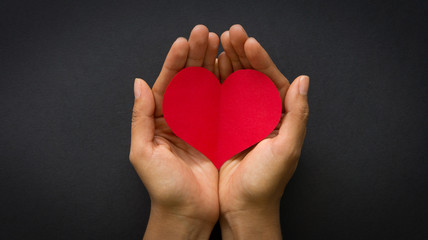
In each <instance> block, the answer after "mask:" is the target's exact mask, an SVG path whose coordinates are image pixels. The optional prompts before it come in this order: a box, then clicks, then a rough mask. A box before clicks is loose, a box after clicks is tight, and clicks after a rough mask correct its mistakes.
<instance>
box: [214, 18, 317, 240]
mask: <svg viewBox="0 0 428 240" xmlns="http://www.w3.org/2000/svg"><path fill="white" fill-rule="evenodd" d="M221 43H222V46H223V48H224V50H225V52H223V53H222V54H220V55H219V62H218V66H219V70H220V79H221V80H224V79H225V78H226V77H227V76H228V75H229V74H230V73H232V72H233V71H236V70H239V69H246V68H252V69H255V70H258V71H260V72H262V73H264V74H265V75H267V76H268V77H269V78H270V79H271V80H272V81H273V82H274V84H275V85H276V87H277V88H278V91H279V93H280V95H281V99H284V108H283V117H282V119H281V122H280V123H279V124H278V127H277V128H276V129H275V130H274V131H273V132H272V133H271V134H270V135H269V136H268V137H267V138H266V139H264V140H262V141H261V142H259V143H258V144H257V145H256V146H255V147H253V148H251V149H247V150H246V151H244V152H241V153H239V154H237V155H236V156H234V157H233V158H232V159H230V160H228V161H226V162H225V163H224V164H223V166H222V167H221V169H220V179H219V201H220V214H221V216H220V224H221V229H222V235H223V239H232V238H236V239H280V238H281V230H280V223H279V205H280V200H281V196H282V194H283V191H284V188H285V186H286V185H287V183H288V181H289V180H290V178H291V176H292V175H293V173H294V171H295V169H296V167H297V163H298V160H299V157H300V151H301V148H302V145H303V140H304V137H305V132H306V122H307V118H308V112H309V109H308V103H307V91H308V87H309V78H308V77H307V76H301V77H298V78H297V79H296V80H294V82H293V83H292V84H291V86H290V84H289V82H288V80H287V79H286V78H285V77H284V76H283V75H282V74H281V72H280V71H279V70H278V69H277V67H276V66H275V64H274V63H273V62H272V60H271V59H270V57H269V55H268V54H267V53H266V51H265V50H264V49H263V48H262V46H261V45H260V44H259V43H258V42H257V41H256V40H255V39H254V38H248V36H247V34H246V32H245V30H244V29H243V28H242V27H241V26H240V25H234V26H232V27H231V28H230V30H229V31H226V32H224V33H223V34H222V36H221Z"/></svg>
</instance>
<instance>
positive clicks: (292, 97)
mask: <svg viewBox="0 0 428 240" xmlns="http://www.w3.org/2000/svg"><path fill="white" fill-rule="evenodd" d="M308 89H309V77H308V76H300V77H298V78H296V80H294V81H293V83H292V84H291V86H290V88H289V90H288V91H287V95H286V97H285V104H284V105H285V117H284V119H283V122H282V124H281V127H280V128H279V133H278V136H277V137H275V139H274V149H275V151H276V153H277V154H279V155H284V154H285V155H290V154H291V155H293V156H295V155H297V156H298V155H299V154H300V150H301V148H302V145H303V140H304V139H305V134H306V123H307V120H308V115H309V107H308V98H307V94H308Z"/></svg>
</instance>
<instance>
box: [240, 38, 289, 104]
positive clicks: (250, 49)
mask: <svg viewBox="0 0 428 240" xmlns="http://www.w3.org/2000/svg"><path fill="white" fill-rule="evenodd" d="M244 49H245V54H246V56H247V58H248V60H249V62H250V64H251V66H252V67H253V68H254V69H255V70H257V71H259V72H262V73H264V74H265V75H266V76H268V77H269V78H270V79H271V80H272V81H273V83H274V84H275V86H276V87H277V88H278V91H279V93H280V94H281V99H284V97H285V93H286V92H287V89H288V87H289V86H290V83H289V82H288V80H287V78H285V77H284V75H282V73H281V72H280V71H279V70H278V68H277V67H276V66H275V64H274V63H273V61H272V59H271V58H270V57H269V54H268V53H267V52H266V51H265V50H264V49H263V47H262V46H261V45H260V43H259V42H257V40H256V39H254V38H252V37H251V38H248V39H247V41H246V42H245V45H244Z"/></svg>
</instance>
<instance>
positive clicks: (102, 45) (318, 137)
mask: <svg viewBox="0 0 428 240" xmlns="http://www.w3.org/2000/svg"><path fill="white" fill-rule="evenodd" d="M179 2H180V1H169V2H166V1H152V2H149V1H103V2H92V1H67V2H66V1H64V2H60V1H2V2H1V3H0V13H1V14H0V18H1V21H0V26H1V29H0V30H1V37H0V41H1V48H0V55H1V65H0V76H1V86H0V102H1V105H0V113H1V114H0V120H1V127H0V161H1V167H0V171H1V172H0V184H1V193H2V194H1V197H0V199H1V211H0V212H1V224H0V228H1V231H0V238H1V239H140V238H141V237H142V236H143V234H144V229H145V226H146V223H147V220H148V216H149V210H150V209H149V204H150V200H149V197H148V194H147V192H146V190H145V189H144V186H143V184H142V183H141V182H140V180H139V178H138V176H137V175H136V174H135V172H134V170H133V168H132V166H131V165H130V163H129V161H128V151H129V141H130V118H131V108H132V104H133V92H132V87H133V79H134V77H137V76H138V77H143V78H144V79H145V80H146V81H148V82H149V83H150V84H153V82H154V80H155V78H156V76H157V74H158V73H159V70H160V68H161V65H162V62H163V59H164V57H165V56H166V53H167V51H168V49H169V47H170V45H171V43H172V42H173V41H174V40H175V38H177V37H178V36H186V37H187V36H188V34H189V32H190V30H191V29H192V27H193V26H194V25H196V24H198V23H203V24H205V25H207V26H208V28H209V29H210V30H211V31H214V32H216V33H218V34H220V33H221V32H223V31H224V30H226V29H227V28H229V27H230V26H231V25H232V24H234V23H241V24H242V25H243V26H244V27H245V28H246V29H247V31H248V33H249V34H250V35H252V36H254V37H255V38H256V39H258V40H259V41H260V42H261V43H262V45H263V46H264V47H265V48H266V49H267V50H268V52H269V53H270V54H271V56H272V58H273V60H274V61H275V62H276V64H277V65H278V67H279V68H280V69H281V71H282V72H283V73H284V74H285V75H286V76H287V77H288V78H289V79H290V80H292V79H294V78H295V77H296V76H298V75H299V74H307V75H309V76H310V77H311V87H310V96H309V99H310V108H311V114H310V120H309V124H308V134H307V139H306V142H305V146H304V149H303V153H302V157H301V161H300V165H299V167H298V169H297V171H296V174H295V176H294V178H293V179H292V180H291V182H290V184H289V186H288V187H287V189H286V193H285V197H284V199H283V201H282V205H281V220H282V222H281V225H282V230H283V234H284V237H285V238H286V239H428V230H427V226H428V221H427V215H428V208H427V206H426V204H427V202H428V197H427V188H428V180H427V179H428V177H427V176H428V172H427V171H428V158H427V155H428V147H427V145H428V144H427V143H428V141H427V140H428V139H427V138H428V124H427V120H426V118H427V117H428V115H427V107H428V104H427V91H428V87H427V86H428V84H427V82H426V81H427V79H426V76H427V73H428V72H427V66H428V61H427V47H426V43H427V40H428V39H427V24H426V23H427V22H428V19H427V17H426V15H427V10H428V8H427V1H384V2H382V1H377V2H373V1H247V2H244V1H242V2H229V1H216V2H210V3H209V2H205V1H195V2H188V3H186V4H183V3H179ZM218 237H219V228H218V227H216V228H215V230H214V233H213V237H212V238H213V239H217V238H218Z"/></svg>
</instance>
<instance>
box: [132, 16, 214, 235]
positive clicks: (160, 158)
mask: <svg viewBox="0 0 428 240" xmlns="http://www.w3.org/2000/svg"><path fill="white" fill-rule="evenodd" d="M218 45H219V38H218V36H217V35H216V34H215V33H210V32H208V29H207V28H206V27H205V26H203V25H198V26H196V27H195V28H194V29H193V30H192V32H191V34H190V37H189V40H188V41H187V40H186V39H185V38H178V39H177V40H176V41H175V42H174V44H173V45H172V46H171V49H170V51H169V53H168V55H167V57H166V59H165V63H164V65H163V67H162V70H161V72H160V74H159V77H158V78H157V80H156V82H155V84H154V86H153V89H152V90H151V89H150V87H149V86H148V85H147V84H146V83H145V82H144V81H143V80H142V79H136V80H135V84H134V93H135V103H134V109H133V114H132V131H131V151H130V161H131V163H132V164H133V166H134V167H135V170H136V171H137V173H138V175H139V176H140V178H141V180H142V181H143V183H144V185H145V187H146V188H147V190H148V192H149V195H150V199H151V213H150V219H149V224H148V227H147V230H146V234H145V238H147V239H149V238H159V239H166V238H167V236H168V234H171V233H170V232H168V231H175V233H173V234H177V235H175V236H174V238H175V239H179V238H180V236H179V234H180V233H178V232H181V233H183V232H186V234H189V235H188V236H185V237H186V238H192V236H193V237H195V238H198V239H199V238H207V236H209V233H210V231H211V229H212V227H213V226H214V224H215V223H216V222H217V220H218V216H219V204H218V171H217V169H216V167H215V166H214V165H213V164H212V163H211V161H210V160H209V159H208V158H206V157H205V156H204V155H203V154H201V153H200V152H198V151H197V150H196V149H194V148H193V147H191V146H190V145H188V144H187V143H185V142H184V141H183V140H181V139H180V138H178V137H177V136H175V135H174V133H173V132H172V131H171V129H170V128H169V127H168V125H167V124H166V122H165V119H164V117H163V114H162V99H163V95H164V93H165V90H166V87H167V86H168V84H169V82H170V81H171V79H172V78H173V77H174V76H175V74H176V73H177V72H179V71H180V70H181V69H183V68H184V67H190V66H199V67H204V68H206V69H208V70H210V71H212V72H213V73H214V74H216V75H218V72H217V71H216V69H217V67H216V55H217V51H218ZM160 223H163V224H160ZM168 223H171V224H173V225H172V226H168V227H165V225H167V224H168ZM177 223H179V224H177ZM162 226H163V227H162ZM181 228H182V229H181ZM181 230H184V231H181ZM192 234H193V235H192ZM207 234H208V235H207ZM169 236H170V235H169Z"/></svg>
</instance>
